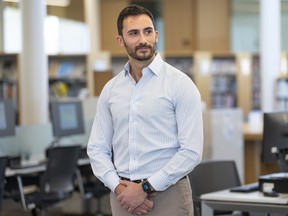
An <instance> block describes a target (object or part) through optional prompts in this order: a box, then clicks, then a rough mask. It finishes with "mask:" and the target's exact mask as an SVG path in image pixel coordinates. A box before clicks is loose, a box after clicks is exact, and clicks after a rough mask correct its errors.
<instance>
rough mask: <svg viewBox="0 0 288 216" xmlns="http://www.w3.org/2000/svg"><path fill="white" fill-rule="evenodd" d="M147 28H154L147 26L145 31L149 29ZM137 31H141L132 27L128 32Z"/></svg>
mask: <svg viewBox="0 0 288 216" xmlns="http://www.w3.org/2000/svg"><path fill="white" fill-rule="evenodd" d="M147 30H153V28H152V27H150V26H149V27H146V28H144V31H147ZM135 31H137V32H138V31H140V30H139V29H130V30H129V31H128V32H127V33H130V32H135Z"/></svg>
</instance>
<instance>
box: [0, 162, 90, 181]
mask: <svg viewBox="0 0 288 216" xmlns="http://www.w3.org/2000/svg"><path fill="white" fill-rule="evenodd" d="M88 164H90V160H89V158H80V159H79V160H78V166H85V165H88ZM45 169H46V165H45V164H43V163H40V164H38V165H35V166H34V165H33V166H27V167H25V166H24V167H23V168H19V169H11V168H9V167H7V168H6V170H5V176H6V177H11V176H17V175H20V176H21V175H29V174H34V173H38V172H43V171H45Z"/></svg>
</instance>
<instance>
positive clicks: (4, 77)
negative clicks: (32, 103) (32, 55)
mask: <svg viewBox="0 0 288 216" xmlns="http://www.w3.org/2000/svg"><path fill="white" fill-rule="evenodd" d="M18 62H19V56H18V55H17V54H0V98H1V99H12V100H15V101H17V100H18V86H17V77H18Z"/></svg>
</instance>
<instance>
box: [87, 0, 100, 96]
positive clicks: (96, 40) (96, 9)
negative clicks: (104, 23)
mask: <svg viewBox="0 0 288 216" xmlns="http://www.w3.org/2000/svg"><path fill="white" fill-rule="evenodd" d="M84 7H85V8H84V13H85V21H86V23H87V25H88V28H89V31H90V49H91V50H90V53H89V55H88V60H87V73H88V89H89V94H90V95H91V96H92V95H94V89H95V84H94V77H93V62H94V60H95V58H96V55H97V53H99V52H100V42H101V34H100V29H101V28H100V0H84Z"/></svg>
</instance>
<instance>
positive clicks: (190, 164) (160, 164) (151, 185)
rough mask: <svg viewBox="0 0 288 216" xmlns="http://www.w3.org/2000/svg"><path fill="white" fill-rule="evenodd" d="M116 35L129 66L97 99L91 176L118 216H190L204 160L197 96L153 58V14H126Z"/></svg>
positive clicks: (132, 10) (135, 9) (135, 10)
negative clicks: (106, 191)
mask: <svg viewBox="0 0 288 216" xmlns="http://www.w3.org/2000/svg"><path fill="white" fill-rule="evenodd" d="M117 27H118V34H119V35H118V36H117V37H116V39H117V42H118V43H119V45H120V46H121V47H124V48H125V49H126V51H127V54H128V58H129V61H128V62H127V64H126V65H125V67H124V70H123V71H122V72H120V73H119V74H118V75H117V76H115V77H114V78H113V79H111V80H110V81H109V82H108V83H107V84H106V85H105V87H104V88H103V90H102V92H101V95H100V96H99V99H98V103H97V112H96V116H95V119H94V123H93V126H92V130H91V135H90V139H89V143H88V148H87V152H88V155H89V157H90V160H91V166H92V168H93V172H94V174H95V175H96V176H97V177H98V178H99V179H100V180H101V181H102V182H103V183H104V184H105V185H106V186H107V187H109V188H110V189H111V193H110V203H111V209H112V214H113V216H126V215H127V216H128V215H150V216H162V215H163V216H168V215H171V216H184V215H185V216H188V215H189V216H192V215H193V203H192V192H191V187H190V183H189V180H188V178H187V177H186V176H187V174H188V173H190V172H191V171H192V170H193V169H194V167H195V166H196V165H197V164H198V163H199V162H200V160H201V158H202V150H203V124H202V112H201V97H200V94H199V92H198V90H197V88H196V86H195V85H194V83H193V82H192V81H191V79H190V78H189V77H188V76H186V75H185V74H184V73H182V72H181V71H179V70H177V69H176V68H174V67H172V66H171V65H169V64H167V63H165V62H164V61H163V60H162V58H161V56H160V54H158V53H157V52H156V50H155V49H156V48H155V47H156V43H157V40H158V32H157V31H156V30H155V23H154V18H153V15H152V14H151V13H150V12H149V11H147V10H146V9H144V8H143V7H140V6H137V5H132V6H128V7H126V8H124V9H123V10H122V11H121V12H120V14H119V17H118V20H117Z"/></svg>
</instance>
